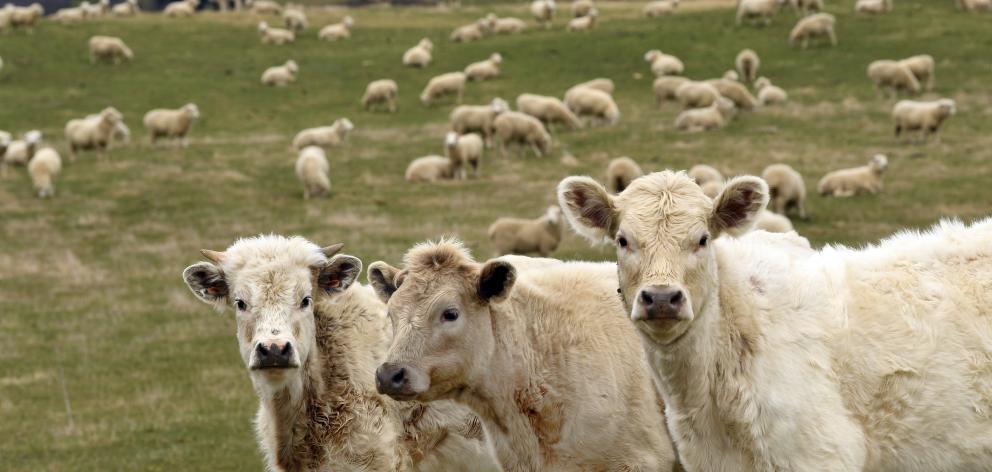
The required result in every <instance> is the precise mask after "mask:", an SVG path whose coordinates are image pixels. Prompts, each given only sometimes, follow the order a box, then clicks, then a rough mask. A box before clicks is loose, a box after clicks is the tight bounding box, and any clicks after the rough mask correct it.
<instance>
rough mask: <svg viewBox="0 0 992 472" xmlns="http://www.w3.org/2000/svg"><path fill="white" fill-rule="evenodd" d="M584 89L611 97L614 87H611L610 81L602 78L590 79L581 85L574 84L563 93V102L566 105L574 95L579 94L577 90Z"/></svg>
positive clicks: (611, 82)
mask: <svg viewBox="0 0 992 472" xmlns="http://www.w3.org/2000/svg"><path fill="white" fill-rule="evenodd" d="M585 88H591V89H595V90H599V91H600V92H605V93H608V94H610V95H613V90H614V88H615V86H614V85H613V81H612V80H610V79H607V78H603V77H600V78H597V79H592V80H590V81H587V82H582V83H581V84H575V85H573V86H572V87H571V88H569V89H568V90H566V91H565V102H566V103H567V102H568V101H569V100H571V99H572V97H574V96H575V94H577V93H579V90H582V89H585Z"/></svg>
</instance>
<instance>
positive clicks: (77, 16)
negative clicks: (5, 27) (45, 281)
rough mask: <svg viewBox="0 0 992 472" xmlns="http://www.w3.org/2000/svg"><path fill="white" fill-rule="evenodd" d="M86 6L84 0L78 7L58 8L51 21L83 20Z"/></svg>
mask: <svg viewBox="0 0 992 472" xmlns="http://www.w3.org/2000/svg"><path fill="white" fill-rule="evenodd" d="M88 6H89V2H85V1H84V2H83V3H81V4H79V6H78V7H72V8H62V9H59V11H57V12H55V14H54V15H52V21H54V22H56V23H60V24H63V25H68V24H72V23H80V22H82V21H83V20H85V19H86V17H87V15H86V9H87V7H88ZM0 14H2V13H0ZM0 29H2V28H0Z"/></svg>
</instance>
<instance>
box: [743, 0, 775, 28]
mask: <svg viewBox="0 0 992 472" xmlns="http://www.w3.org/2000/svg"><path fill="white" fill-rule="evenodd" d="M779 4H780V2H779V0H740V1H738V2H737V25H738V26H740V25H741V23H743V22H744V20H745V19H748V20H756V21H757V20H761V21H763V22H764V23H765V24H766V25H767V24H771V22H772V17H773V16H775V14H776V13H778V8H779Z"/></svg>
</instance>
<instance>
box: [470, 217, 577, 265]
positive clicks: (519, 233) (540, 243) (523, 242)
mask: <svg viewBox="0 0 992 472" xmlns="http://www.w3.org/2000/svg"><path fill="white" fill-rule="evenodd" d="M563 222H564V219H563V218H562V214H561V208H558V206H552V207H548V209H547V211H545V212H544V214H543V215H541V216H540V217H539V218H537V219H534V220H525V219H520V218H506V217H503V218H499V219H497V220H496V221H495V222H493V224H492V225H490V226H489V231H488V234H489V242H490V243H491V244H492V246H493V250H494V252H495V255H496V257H499V256H505V255H507V254H521V255H526V254H537V255H540V256H541V257H548V256H550V255H551V253H552V252H554V251H555V249H558V244H559V243H561V234H562V227H563Z"/></svg>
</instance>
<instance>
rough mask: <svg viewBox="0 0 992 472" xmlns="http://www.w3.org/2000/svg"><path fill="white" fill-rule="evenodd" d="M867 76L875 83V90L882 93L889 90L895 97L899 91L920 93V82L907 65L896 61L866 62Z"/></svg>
mask: <svg viewBox="0 0 992 472" xmlns="http://www.w3.org/2000/svg"><path fill="white" fill-rule="evenodd" d="M868 78H869V79H871V81H872V83H874V84H875V91H877V92H878V93H879V94H884V93H885V92H886V91H891V92H892V96H893V97H896V96H898V95H899V92H900V91H905V92H909V93H911V94H917V93H920V82H919V80H917V79H916V76H915V75H913V72H912V71H911V70H909V67H907V66H905V65H903V64H900V63H899V62H896V61H890V60H880V61H872V63H871V64H868Z"/></svg>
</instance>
